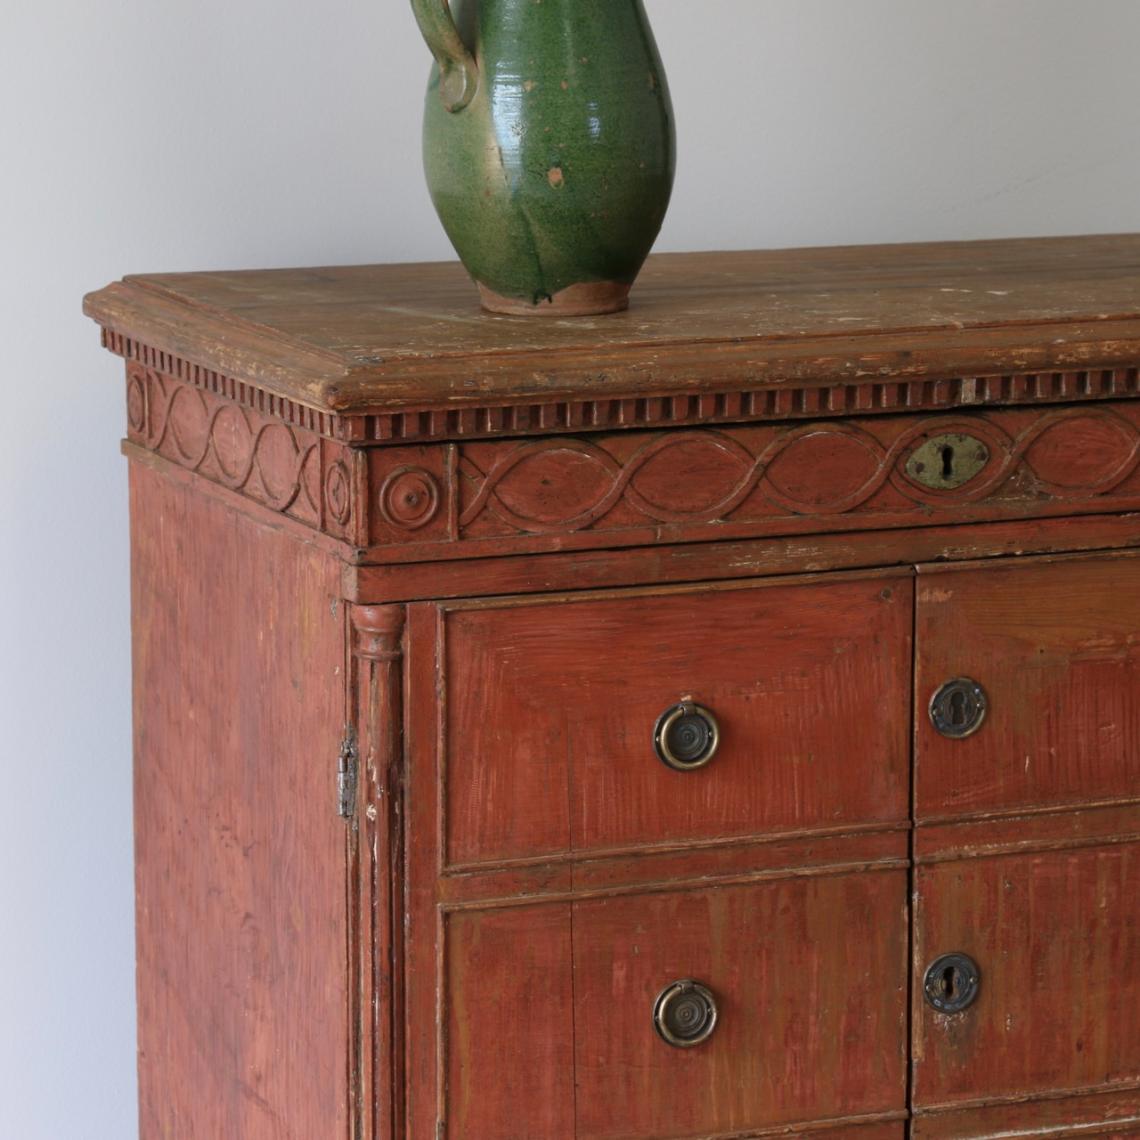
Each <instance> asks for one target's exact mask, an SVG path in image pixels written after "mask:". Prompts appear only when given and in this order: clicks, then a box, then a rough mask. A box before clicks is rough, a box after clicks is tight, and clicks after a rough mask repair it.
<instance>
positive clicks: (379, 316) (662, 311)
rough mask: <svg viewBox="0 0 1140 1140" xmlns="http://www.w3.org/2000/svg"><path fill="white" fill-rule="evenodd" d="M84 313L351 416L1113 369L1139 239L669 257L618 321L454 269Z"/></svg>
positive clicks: (275, 276)
mask: <svg viewBox="0 0 1140 1140" xmlns="http://www.w3.org/2000/svg"><path fill="white" fill-rule="evenodd" d="M85 310H86V312H87V313H88V314H89V315H90V316H92V317H93V318H94V319H95V320H96V321H98V322H99V323H100V324H102V325H103V326H104V327H105V328H108V329H110V330H113V331H114V332H117V333H119V334H122V335H125V336H129V337H133V338H137V339H138V340H140V341H142V342H145V343H147V344H148V345H151V346H152V347H155V348H158V349H161V350H163V351H166V352H169V353H172V354H174V355H176V356H178V357H179V358H182V359H186V360H189V361H192V362H194V363H196V364H200V365H203V366H207V367H211V368H216V369H218V370H221V371H225V372H226V373H227V374H229V375H232V376H235V377H237V378H238V379H241V380H246V381H249V382H252V383H255V384H259V385H260V386H262V387H264V388H266V389H267V390H268V391H271V392H276V393H277V394H279V395H282V396H285V397H288V398H289V399H293V400H296V401H298V402H299V403H302V404H307V405H309V406H311V407H316V408H323V409H329V410H334V411H338V412H348V413H353V412H360V411H365V410H369V409H375V408H379V407H384V408H392V407H407V406H423V407H427V406H455V405H456V404H462V403H477V402H480V401H485V400H487V399H488V398H492V397H493V398H495V399H500V400H506V401H510V400H517V399H523V398H527V397H532V396H541V397H543V398H551V397H555V396H557V395H560V394H570V393H573V394H577V395H581V394H583V393H585V392H597V393H599V394H602V393H605V394H615V395H616V394H622V395H624V394H629V395H647V394H662V395H667V394H670V393H673V392H678V391H700V390H702V388H705V387H707V386H712V385H723V384H724V383H725V382H726V381H733V382H746V383H750V384H757V385H764V384H771V385H778V384H780V383H784V382H787V381H789V380H795V381H798V382H804V381H808V382H819V383H826V382H828V381H830V380H838V379H846V380H848V381H850V380H851V379H852V378H857V377H860V376H867V377H876V376H898V375H914V376H937V375H952V374H962V373H963V371H964V370H965V371H968V370H971V369H973V370H977V371H989V372H994V371H998V372H1000V371H1001V370H1002V369H1009V370H1020V371H1024V370H1027V369H1034V368H1050V367H1056V368H1069V367H1114V366H1120V365H1121V364H1129V365H1131V364H1135V363H1136V362H1137V361H1138V360H1140V234H1129V235H1106V236H1094V237H1073V238H1044V239H1041V238H1038V239H1021V240H1005V241H986V242H958V243H937V244H920V245H895V246H863V247H859V246H852V247H844V248H829V249H800V250H778V251H763V252H733V253H686V254H661V255H657V256H655V257H653V258H651V259H650V261H649V263H648V265H647V267H646V269H645V271H644V273H643V275H642V277H641V279H640V281H639V283H638V285H637V286H636V288H635V290H634V294H633V303H632V306H631V308H630V309H629V311H628V312H626V313H622V314H617V315H613V316H606V317H589V318H568V319H549V318H548V319H540V318H534V317H506V316H495V315H491V314H488V313H484V312H482V311H481V310H480V309H479V307H478V303H477V299H476V294H475V291H474V288H473V286H472V285H471V283H470V281H469V280H468V279H467V277H466V275H465V274H464V273H463V271H462V269H461V268H460V267H459V266H458V264H453V263H431V264H413V265H368V266H353V267H341V268H327V269H286V270H247V271H237V272H216V273H186V274H158V275H148V276H135V277H128V278H126V279H125V280H124V281H122V282H118V283H115V284H113V285H110V286H108V287H107V288H105V289H103V290H101V291H99V292H97V293H93V294H91V295H90V296H89V297H88V298H87V300H86V304H85ZM1043 326H1044V327H1043Z"/></svg>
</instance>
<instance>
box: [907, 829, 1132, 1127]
mask: <svg viewBox="0 0 1140 1140" xmlns="http://www.w3.org/2000/svg"><path fill="white" fill-rule="evenodd" d="M915 897H916V916H915V983H914V985H915V994H916V1002H915V1042H916V1045H915V1062H914V1072H915V1078H914V1096H915V1105H916V1107H917V1108H920V1109H931V1108H940V1109H946V1108H948V1107H950V1106H954V1105H963V1106H965V1105H971V1104H975V1103H980V1102H986V1101H994V1102H1000V1101H1007V1100H1008V1101H1012V1100H1013V1099H1014V1098H1017V1097H1021V1096H1023V1095H1024V1096H1032V1095H1035V1094H1036V1095H1055V1094H1056V1092H1057V1091H1059V1090H1074V1095H1076V1093H1077V1092H1079V1091H1084V1092H1086V1093H1091V1092H1094V1091H1096V1090H1097V1089H1098V1088H1100V1089H1104V1090H1105V1091H1107V1090H1110V1089H1113V1088H1116V1089H1122V1088H1135V1082H1137V1081H1138V1080H1140V1019H1138V1018H1137V1017H1136V1016H1135V1011H1136V1010H1137V1009H1140V909H1138V904H1137V899H1140V844H1138V843H1136V842H1123V843H1112V844H1109V845H1105V846H1100V847H1088V848H1084V849H1073V850H1062V851H1040V852H1037V853H1035V854H1033V855H1020V854H1018V855H1003V856H999V857H993V858H966V859H957V860H952V861H949V862H944V863H938V864H935V865H932V866H927V867H920V868H919V869H918V871H917V872H916V880H915ZM953 953H964V954H966V955H968V956H969V957H970V958H971V959H972V960H973V961H974V963H975V964H976V966H977V971H978V978H979V984H978V987H977V992H976V996H974V998H973V1002H972V1004H971V1005H969V1006H968V1007H967V1008H966V1009H965V1010H963V1011H961V1012H950V1013H942V1012H939V1011H936V1010H935V1009H934V1008H932V1007H931V1006H930V1005H929V1004H928V1003H927V1002H926V1000H924V999H923V997H922V996H921V995H922V993H923V982H924V976H925V972H926V970H927V967H928V966H930V965H932V964H933V963H934V962H936V961H937V960H938V959H940V958H941V957H942V956H943V955H946V954H953ZM1068 1111H1069V1113H1070V1114H1071V1115H1070V1116H1068V1117H1066V1118H1065V1119H1066V1120H1067V1121H1069V1122H1075V1121H1076V1120H1077V1119H1078V1115H1077V1107H1076V1106H1070V1107H1069V1108H1068ZM1031 1119H1033V1118H1031V1117H1030V1116H1029V1114H1028V1111H1025V1112H1023V1114H1022V1117H1021V1119H1020V1120H1019V1121H1018V1123H1028V1122H1029V1121H1030V1120H1031ZM952 1134H953V1135H966V1134H967V1133H965V1132H961V1133H959V1132H954V1133H952ZM968 1134H969V1135H974V1134H975V1133H973V1132H970V1133H968ZM988 1134H989V1133H987V1135H988ZM994 1134H995V1135H996V1132H995V1133H994ZM1034 1134H1035V1135H1036V1132H1035V1133H1034ZM1042 1134H1044V1133H1042ZM1051 1134H1052V1133H1050V1135H1051Z"/></svg>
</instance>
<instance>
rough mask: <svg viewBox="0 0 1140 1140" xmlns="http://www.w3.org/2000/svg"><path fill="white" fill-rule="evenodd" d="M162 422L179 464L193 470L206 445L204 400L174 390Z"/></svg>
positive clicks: (207, 419)
mask: <svg viewBox="0 0 1140 1140" xmlns="http://www.w3.org/2000/svg"><path fill="white" fill-rule="evenodd" d="M166 422H167V435H168V436H169V437H170V438H171V441H172V442H173V444H174V449H175V451H176V452H177V454H178V458H179V460H180V462H181V463H182V464H183V465H184V466H186V467H197V466H198V464H199V463H201V462H202V460H203V459H204V458H205V455H206V450H207V448H208V447H209V446H210V414H209V412H208V411H207V409H206V401H205V399H204V398H203V397H202V395H201V394H200V393H198V392H194V391H192V390H190V389H187V388H176V389H175V390H174V395H172V396H171V397H170V403H169V404H168V405H167V410H166ZM160 442H161V441H160Z"/></svg>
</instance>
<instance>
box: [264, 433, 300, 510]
mask: <svg viewBox="0 0 1140 1140" xmlns="http://www.w3.org/2000/svg"><path fill="white" fill-rule="evenodd" d="M254 449H255V452H256V457H257V472H258V474H259V475H260V476H261V483H262V486H263V487H264V488H265V493H266V495H267V496H268V497H269V503H270V505H271V506H272V507H273V508H274V509H275V510H278V511H283V510H285V509H286V507H288V506H289V505H290V504H291V503H292V502H293V500H294V499H295V498H296V497H297V492H298V491H299V490H300V464H299V462H298V448H297V442H296V440H295V439H294V438H293V433H292V432H291V431H290V430H289V429H288V428H287V427H285V425H284V424H270V425H269V426H267V427H264V428H262V429H261V433H260V435H259V436H258V437H257V441H256V443H255V444H254Z"/></svg>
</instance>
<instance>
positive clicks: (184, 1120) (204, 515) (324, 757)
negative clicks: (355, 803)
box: [131, 465, 348, 1140]
mask: <svg viewBox="0 0 1140 1140" xmlns="http://www.w3.org/2000/svg"><path fill="white" fill-rule="evenodd" d="M131 517H132V605H133V615H134V616H133V627H134V703H135V850H136V861H137V870H136V878H137V922H138V1003H139V1095H140V1119H141V1136H142V1138H143V1140H158V1138H159V1137H161V1138H163V1140H168V1138H173V1137H176V1138H177V1140H219V1138H220V1137H233V1138H235V1140H236V1138H238V1137H240V1138H241V1140H269V1138H272V1140H293V1138H295V1140H314V1138H315V1137H321V1138H322V1140H323V1138H325V1137H333V1138H335V1137H345V1136H347V1134H348V1110H347V1099H348V1098H347V1092H348V1089H347V1063H348V1062H347V1053H346V1050H347V1043H348V1013H347V1001H348V999H347V991H346V928H345V922H346V900H345V879H344V875H345V862H344V860H345V835H344V824H343V822H342V821H341V820H340V819H339V817H338V815H337V811H336V800H335V794H334V783H333V782H334V770H335V762H336V749H337V744H338V740H339V738H340V735H341V733H342V731H343V721H344V706H345V700H344V684H343V662H344V622H343V615H342V612H341V607H340V605H339V603H338V601H337V595H338V592H339V591H338V572H337V566H336V564H335V563H334V562H333V560H332V559H330V558H329V557H328V556H327V555H325V554H322V553H320V552H319V551H317V550H315V549H314V548H311V547H307V546H304V545H302V544H300V543H298V542H296V541H295V540H293V539H290V538H287V537H286V536H284V535H282V534H280V533H278V532H276V531H274V530H271V529H268V528H265V527H262V526H259V525H258V524H256V523H254V522H252V521H250V520H249V519H247V518H245V517H243V516H240V515H238V514H236V513H234V512H232V511H231V510H229V509H228V508H226V507H224V506H222V505H220V504H219V503H217V502H216V501H213V500H212V499H209V498H207V497H205V496H199V495H196V494H195V493H194V492H193V490H192V489H190V488H188V487H185V486H180V485H176V484H174V483H171V482H168V481H166V480H164V479H162V478H161V477H160V476H158V475H157V474H155V473H154V472H152V471H149V470H147V469H145V468H143V467H141V466H139V465H133V466H132V471H131Z"/></svg>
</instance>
